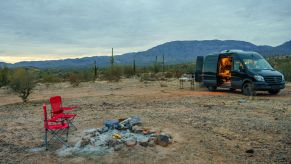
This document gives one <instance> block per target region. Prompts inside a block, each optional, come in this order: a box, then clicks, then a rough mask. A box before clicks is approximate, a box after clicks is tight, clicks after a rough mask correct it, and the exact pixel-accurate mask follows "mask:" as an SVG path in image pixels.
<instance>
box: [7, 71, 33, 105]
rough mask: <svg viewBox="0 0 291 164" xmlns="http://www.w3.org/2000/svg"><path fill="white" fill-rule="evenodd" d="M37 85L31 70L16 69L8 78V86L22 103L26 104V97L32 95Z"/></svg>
mask: <svg viewBox="0 0 291 164" xmlns="http://www.w3.org/2000/svg"><path fill="white" fill-rule="evenodd" d="M36 83H37V74H36V72H34V71H33V70H27V69H23V68H20V69H16V70H14V71H13V73H12V76H11V77H10V83H9V86H10V88H11V89H12V91H13V92H15V93H16V94H17V95H18V96H19V97H20V98H21V99H22V101H23V102H27V100H28V96H29V95H30V94H31V93H32V91H33V88H34V87H35V85H36Z"/></svg>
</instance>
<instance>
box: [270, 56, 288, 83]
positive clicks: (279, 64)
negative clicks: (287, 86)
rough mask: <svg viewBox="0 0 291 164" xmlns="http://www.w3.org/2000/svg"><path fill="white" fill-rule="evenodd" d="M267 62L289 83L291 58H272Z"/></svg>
mask: <svg viewBox="0 0 291 164" xmlns="http://www.w3.org/2000/svg"><path fill="white" fill-rule="evenodd" d="M267 60H268V61H269V62H270V64H271V65H272V66H273V67H274V68H275V69H276V70H278V71H280V72H281V73H283V74H284V76H285V80H286V81H289V82H290V81H291V67H290V66H291V57H290V55H289V56H274V57H269V58H267Z"/></svg>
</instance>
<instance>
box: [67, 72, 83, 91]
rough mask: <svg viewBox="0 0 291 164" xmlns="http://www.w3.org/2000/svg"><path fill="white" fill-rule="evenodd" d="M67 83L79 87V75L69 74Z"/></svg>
mask: <svg viewBox="0 0 291 164" xmlns="http://www.w3.org/2000/svg"><path fill="white" fill-rule="evenodd" d="M69 82H70V83H71V85H72V86H73V87H77V86H79V85H80V83H81V76H80V74H79V73H76V72H74V73H70V74H69Z"/></svg>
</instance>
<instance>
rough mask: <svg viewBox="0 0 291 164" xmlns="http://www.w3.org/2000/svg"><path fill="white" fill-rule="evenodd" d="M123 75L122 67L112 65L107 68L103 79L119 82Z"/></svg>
mask: <svg viewBox="0 0 291 164" xmlns="http://www.w3.org/2000/svg"><path fill="white" fill-rule="evenodd" d="M121 76H122V68H121V67H119V66H112V67H110V68H107V69H105V71H104V74H103V79H104V80H107V81H110V82H118V81H120V79H121Z"/></svg>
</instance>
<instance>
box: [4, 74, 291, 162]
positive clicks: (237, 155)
mask: <svg viewBox="0 0 291 164" xmlns="http://www.w3.org/2000/svg"><path fill="white" fill-rule="evenodd" d="M163 83H164V84H163V87H161V85H160V83H159V82H157V81H150V82H140V81H139V79H122V80H121V82H117V83H109V82H106V81H96V82H86V83H81V84H80V86H79V87H72V86H71V85H70V84H69V83H57V84H38V85H37V87H36V89H35V90H34V92H33V94H32V95H31V97H30V100H29V102H28V103H24V104H23V103H21V99H20V98H19V97H17V96H15V95H14V94H13V93H11V92H10V91H9V90H8V89H7V88H1V89H0V163H290V162H291V85H290V84H287V86H286V88H285V89H284V90H283V91H282V92H281V93H280V94H279V95H275V96H271V95H269V94H267V93H259V94H258V96H256V97H246V96H244V95H242V94H241V93H240V91H236V92H230V91H227V90H220V91H217V92H208V91H207V90H206V89H205V88H200V87H198V86H195V87H194V89H192V90H191V89H190V84H188V83H185V85H184V89H180V88H179V81H178V80H177V79H170V80H168V81H167V82H163ZM55 95H60V96H62V98H63V103H64V104H65V105H69V104H78V105H80V108H78V109H76V110H74V113H76V114H77V117H76V119H75V125H76V126H77V127H78V130H75V131H70V133H69V141H68V142H69V144H70V145H74V144H75V142H76V141H77V140H78V138H79V137H80V135H81V134H82V132H83V131H84V130H86V129H90V128H98V127H102V126H103V121H104V120H106V119H118V118H126V117H129V116H133V115H136V116H139V117H140V118H141V120H142V123H143V126H144V127H149V128H153V129H159V130H161V131H163V132H166V133H169V134H171V135H172V136H173V139H174V142H173V143H172V144H170V145H168V146H167V147H161V146H154V147H142V146H140V145H137V146H135V147H130V148H127V147H124V148H123V149H121V150H119V151H115V152H112V153H109V154H105V155H84V154H82V155H70V156H59V155H58V154H57V153H56V152H57V150H58V149H60V148H61V147H62V145H61V144H59V143H58V142H55V143H54V144H52V145H50V147H49V150H48V151H45V150H43V149H37V148H38V147H39V146H40V145H41V144H42V143H43V135H44V128H43V110H42V104H43V103H47V104H49V98H50V97H51V96H55Z"/></svg>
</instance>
